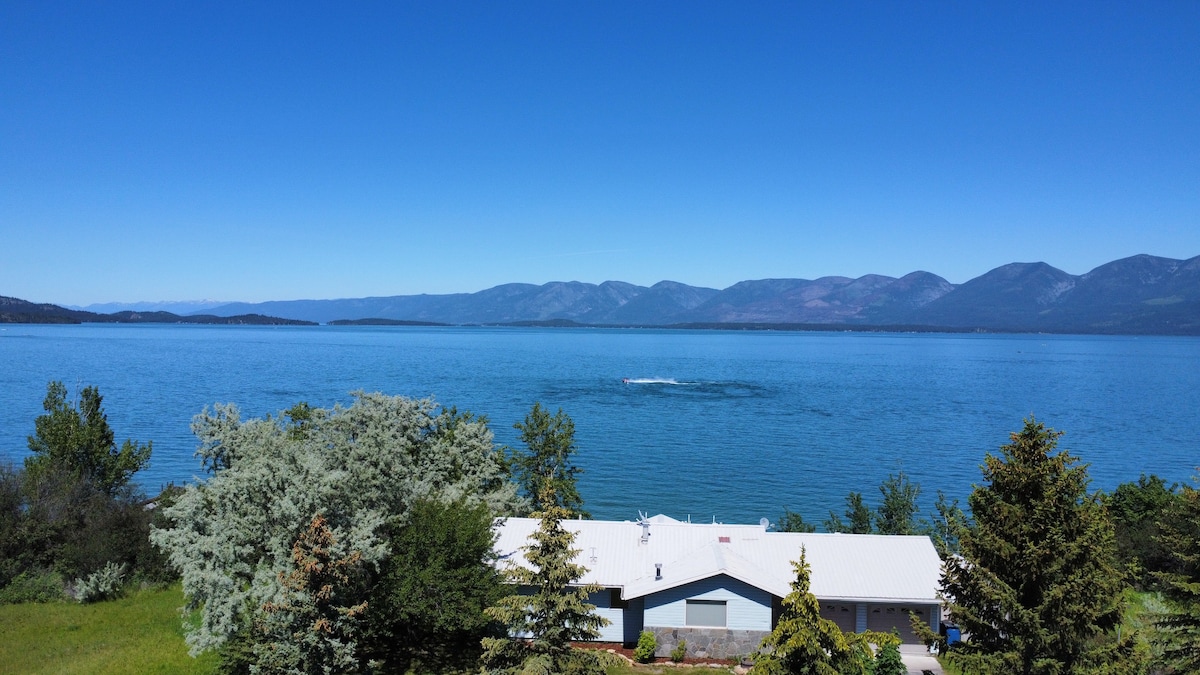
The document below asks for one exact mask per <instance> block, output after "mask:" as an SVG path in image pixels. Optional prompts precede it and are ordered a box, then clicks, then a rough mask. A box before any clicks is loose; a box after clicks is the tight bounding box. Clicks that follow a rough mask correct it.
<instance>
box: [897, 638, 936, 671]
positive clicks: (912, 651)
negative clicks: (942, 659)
mask: <svg viewBox="0 0 1200 675" xmlns="http://www.w3.org/2000/svg"><path fill="white" fill-rule="evenodd" d="M900 658H901V659H902V660H903V661H904V665H905V666H906V667H907V668H908V675H925V674H926V673H933V675H944V671H942V666H941V664H939V663H938V660H937V659H935V658H934V657H933V656H931V655H930V654H929V651H928V650H926V649H925V645H900Z"/></svg>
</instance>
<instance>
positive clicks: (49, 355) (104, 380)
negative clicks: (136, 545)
mask: <svg viewBox="0 0 1200 675" xmlns="http://www.w3.org/2000/svg"><path fill="white" fill-rule="evenodd" d="M623 378H630V379H631V380H634V381H633V382H631V383H629V384H625V383H623V382H622V379H623ZM50 380H62V381H63V382H64V383H65V384H66V385H67V387H68V388H69V389H70V391H71V392H72V394H74V392H76V391H77V390H78V388H80V387H82V386H86V385H96V386H98V387H99V388H100V392H101V394H102V395H103V396H104V403H105V408H106V410H107V412H108V416H109V422H110V424H111V425H112V427H113V428H114V430H115V431H116V433H117V437H118V442H120V441H121V440H124V439H125V438H134V439H137V440H140V441H147V440H152V441H153V442H154V456H153V460H152V466H151V467H150V468H149V469H147V470H146V471H144V472H143V474H141V475H140V479H139V480H140V482H141V483H142V485H143V486H144V487H145V488H146V490H147V491H148V492H154V491H156V490H157V489H158V488H159V487H160V486H161V485H162V484H163V483H165V482H167V481H174V482H176V483H181V482H186V481H188V480H191V479H192V478H193V476H194V475H195V474H196V473H198V471H199V467H198V464H197V463H196V461H195V460H194V459H193V457H192V452H193V451H194V449H195V446H196V442H195V439H194V437H192V436H191V433H190V431H189V429H188V425H189V423H190V421H191V418H192V416H193V415H195V414H196V413H198V412H200V411H201V410H202V409H203V408H204V407H205V406H206V405H211V404H212V403H214V402H232V403H236V404H237V405H238V406H239V407H240V408H241V410H242V412H243V417H249V416H262V415H264V414H267V413H272V414H273V413H276V412H278V411H279V410H282V409H284V408H288V407H290V406H292V405H293V404H295V403H297V402H298V401H307V402H309V403H311V404H312V405H316V406H322V407H326V406H330V405H332V404H334V403H336V402H342V403H347V402H348V401H349V400H350V397H349V395H348V392H350V391H354V390H358V389H363V390H368V391H383V392H385V393H389V394H402V395H406V396H414V397H424V396H431V395H432V396H434V397H435V398H436V399H437V401H438V402H440V403H442V404H445V405H453V406H457V407H458V408H459V409H460V410H462V409H466V410H470V411H472V412H475V413H478V414H482V415H486V416H487V417H488V419H489V420H491V423H492V424H491V426H492V429H493V431H494V432H495V434H496V439H497V442H498V443H508V444H512V443H515V442H516V433H515V431H514V430H513V428H512V425H513V423H514V422H516V421H518V420H520V419H522V418H523V417H524V415H525V413H526V412H528V410H529V408H530V406H532V404H533V402H534V401H541V402H542V403H543V404H544V405H547V406H549V407H550V408H551V409H555V408H558V407H561V408H563V410H565V411H566V412H567V413H568V414H569V415H571V417H572V418H573V419H574V420H575V425H576V441H577V445H578V447H579V452H578V455H577V460H578V463H579V465H580V466H582V467H583V469H584V473H583V475H582V476H581V479H580V490H581V493H582V495H583V497H584V500H585V501H586V505H587V507H588V508H589V509H590V510H591V512H592V513H593V515H595V516H596V517H599V518H612V519H626V518H636V517H637V512H638V510H642V511H645V512H649V513H660V512H661V513H666V514H668V515H671V516H674V517H678V518H687V517H691V518H692V519H693V520H706V521H708V520H712V519H714V518H715V519H716V520H718V521H724V522H757V521H758V519H759V518H760V517H764V516H765V517H768V518H770V519H772V520H775V519H776V518H777V517H778V515H779V514H780V513H781V511H782V509H783V507H785V506H787V507H789V508H791V509H792V510H794V511H799V512H800V513H802V514H803V515H804V516H805V518H806V519H808V520H813V521H816V522H818V523H819V522H820V521H821V520H823V519H824V518H825V517H826V516H827V515H828V511H829V510H830V509H831V508H833V509H837V510H838V511H841V510H842V502H843V499H844V497H845V495H846V493H847V492H849V491H851V490H855V491H861V492H863V493H864V494H865V496H866V497H867V500H868V502H869V503H873V502H874V501H876V499H875V498H876V497H877V496H878V489H877V486H878V485H879V483H880V481H882V480H883V479H885V478H886V477H887V476H888V474H889V473H894V472H896V471H899V470H903V471H905V472H906V473H908V474H909V475H910V476H912V478H913V479H914V480H915V481H917V482H919V483H920V485H921V488H922V502H923V508H924V509H925V510H931V509H932V505H933V500H934V497H935V492H936V491H937V490H944V491H945V492H947V493H948V494H949V495H951V496H955V497H959V498H965V496H966V495H967V494H968V493H969V492H970V489H971V485H972V484H973V483H975V482H977V481H978V480H979V478H980V474H979V464H980V463H981V462H982V461H983V457H984V454H985V453H986V452H988V451H994V450H996V448H998V447H999V446H1000V445H1001V444H1003V443H1005V442H1007V440H1008V433H1009V432H1011V431H1015V430H1017V429H1019V428H1020V427H1021V425H1022V419H1023V418H1024V417H1027V416H1029V415H1030V414H1033V415H1035V416H1036V417H1037V418H1038V419H1039V420H1042V421H1044V422H1045V423H1046V424H1047V425H1049V426H1052V427H1054V428H1057V429H1061V430H1063V431H1065V432H1066V435H1065V436H1064V437H1063V438H1062V440H1061V443H1060V447H1063V448H1067V449H1069V450H1070V451H1071V452H1072V453H1073V454H1075V455H1076V456H1078V457H1080V458H1082V459H1083V461H1085V462H1087V463H1089V464H1090V474H1091V477H1092V480H1093V486H1094V487H1097V488H1104V489H1111V488H1112V487H1114V486H1116V485H1117V484H1118V483H1121V482H1124V481H1129V480H1135V479H1136V478H1137V477H1138V475H1139V474H1141V473H1156V474H1158V475H1160V476H1162V477H1164V478H1166V479H1167V480H1168V481H1181V482H1186V481H1190V480H1191V479H1192V477H1193V476H1194V475H1195V474H1196V473H1197V469H1196V467H1197V466H1198V465H1200V338H1186V337H1184V338H1179V337H1126V336H1117V337H1112V336H1059V335H1054V336H1052V335H974V334H972V335H938V334H883V333H801V332H743V331H673V330H616V329H539V328H529V329H522V328H473V327H472V328H400V327H333V326H320V327H280V328H276V327H226V326H220V327H214V326H175V325H170V326H167V325H162V326H160V325H153V326H133V325H83V326H26V325H12V324H9V325H7V326H4V327H3V329H0V459H3V460H7V461H12V462H19V461H20V460H21V459H22V458H23V457H24V456H25V454H26V436H28V435H29V434H31V433H32V432H33V420H34V418H35V417H37V415H39V414H40V413H41V402H42V399H43V397H44V396H45V389H46V383H47V382H48V381H50Z"/></svg>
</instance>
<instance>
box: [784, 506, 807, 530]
mask: <svg viewBox="0 0 1200 675" xmlns="http://www.w3.org/2000/svg"><path fill="white" fill-rule="evenodd" d="M775 529H776V530H777V531H779V532H816V531H817V527H816V526H815V525H811V524H809V523H806V522H804V516H802V515H800V514H799V513H796V512H795V511H792V510H790V509H788V507H786V506H785V507H783V515H782V516H780V517H779V524H777V525H776V526H775Z"/></svg>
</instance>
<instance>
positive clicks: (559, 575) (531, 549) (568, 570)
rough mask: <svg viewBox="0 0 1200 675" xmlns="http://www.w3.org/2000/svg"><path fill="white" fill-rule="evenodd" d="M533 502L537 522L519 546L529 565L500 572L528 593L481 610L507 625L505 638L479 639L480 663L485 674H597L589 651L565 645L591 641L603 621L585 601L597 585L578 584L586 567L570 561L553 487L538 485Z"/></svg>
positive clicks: (571, 537) (570, 535)
mask: <svg viewBox="0 0 1200 675" xmlns="http://www.w3.org/2000/svg"><path fill="white" fill-rule="evenodd" d="M539 501H540V503H542V504H546V505H547V506H545V507H544V508H543V510H542V511H540V512H538V513H537V514H536V515H537V517H538V518H539V519H540V521H541V522H540V523H539V524H538V529H537V531H536V532H534V533H533V534H532V535H531V539H532V540H533V541H532V543H530V544H529V545H527V546H526V547H525V548H524V551H525V560H526V561H528V563H529V565H530V567H524V566H521V565H513V566H511V567H509V568H508V569H507V570H506V571H505V574H506V576H507V577H508V581H509V582H511V583H512V584H514V585H516V586H518V587H521V588H532V589H533V593H532V594H531V595H511V596H508V597H505V598H502V599H501V600H500V601H499V602H498V603H497V604H495V605H494V606H492V607H489V608H487V610H485V611H486V612H487V614H488V616H490V617H492V618H493V619H496V620H497V621H499V622H500V623H502V624H504V625H505V626H506V627H507V629H508V634H509V636H510V637H505V638H484V640H483V649H484V653H483V662H484V665H485V667H487V668H488V669H489V671H491V672H508V671H511V670H512V669H517V668H519V669H522V671H523V672H547V673H564V672H568V671H569V672H573V673H574V672H578V673H586V672H597V673H599V672H603V670H602V669H600V667H599V664H598V662H595V659H594V658H592V655H591V654H589V653H585V652H580V651H578V650H572V649H571V642H572V641H574V640H595V639H596V638H598V637H600V629H601V628H603V627H604V626H606V625H608V619H605V618H604V617H602V616H600V615H598V614H596V606H595V605H592V604H590V603H588V601H587V600H588V596H589V595H590V594H592V593H596V592H599V591H600V590H601V589H600V587H599V586H596V585H592V584H583V585H580V584H578V581H579V580H580V579H582V578H583V575H584V574H586V573H587V568H585V567H583V566H582V565H577V564H575V563H574V562H572V561H573V560H574V559H575V556H576V555H578V554H579V550H578V549H574V548H571V546H572V544H574V543H575V533H574V532H571V531H569V530H567V529H565V528H564V527H563V526H562V521H563V519H565V518H567V517H568V516H569V514H570V512H569V511H568V510H567V509H566V508H565V507H563V506H559V505H558V504H557V500H556V498H555V495H554V490H553V488H552V487H550V486H548V485H547V486H544V487H543V489H542V492H541V494H540V495H539ZM518 636H528V639H525V638H524V637H518Z"/></svg>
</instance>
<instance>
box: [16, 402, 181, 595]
mask: <svg viewBox="0 0 1200 675" xmlns="http://www.w3.org/2000/svg"><path fill="white" fill-rule="evenodd" d="M101 404H102V399H101V396H100V394H99V392H98V391H97V390H96V388H95V387H87V388H85V389H84V390H83V392H82V394H81V398H80V401H79V402H78V406H76V405H75V404H73V403H71V402H68V401H67V391H66V388H65V387H64V386H63V385H62V384H61V383H60V382H51V383H49V385H47V394H46V398H45V400H44V402H43V407H44V408H45V411H46V414H44V415H41V416H39V417H38V418H37V419H36V420H34V430H35V433H34V435H33V436H30V437H29V439H28V440H29V447H30V449H31V450H32V451H33V454H32V455H31V456H29V457H28V458H27V459H26V460H25V466H24V468H23V469H20V470H18V469H15V468H14V467H12V466H7V465H6V466H4V467H3V468H0V588H3V587H4V586H6V585H7V584H9V583H10V582H12V581H13V580H14V579H16V578H17V577H18V576H20V577H21V578H22V579H23V580H24V581H23V582H22V583H27V582H29V581H31V580H36V579H41V580H43V581H45V580H48V579H51V578H54V579H62V578H66V579H71V578H83V579H86V578H88V577H89V576H90V575H92V574H94V573H96V572H98V571H100V570H102V569H104V568H105V567H106V566H107V567H110V568H114V569H115V568H117V567H124V568H125V569H127V570H132V571H134V574H135V575H136V578H138V579H141V580H162V579H163V578H164V577H167V576H169V574H170V572H169V570H167V569H165V568H164V567H163V565H162V562H163V561H162V560H161V558H159V557H158V556H156V555H155V553H154V551H153V549H152V548H151V547H150V546H149V541H148V534H149V523H150V520H151V518H152V516H153V513H152V512H151V511H148V510H147V509H146V508H144V504H145V500H144V497H143V496H142V494H141V493H140V492H139V491H138V490H137V489H136V486H134V485H133V484H131V482H130V479H131V478H132V476H133V474H134V473H135V472H136V471H137V470H138V469H140V468H141V467H142V466H144V465H145V463H146V462H147V461H148V460H149V457H150V445H149V444H147V445H145V446H141V445H139V444H136V443H134V442H132V441H126V442H125V444H124V446H123V447H122V448H120V449H118V448H117V447H116V444H115V442H114V440H113V438H114V434H113V431H112V429H111V428H110V427H109V426H108V421H107V417H106V416H105V414H104V410H103V406H102V405H101ZM43 585H44V584H43ZM21 595H22V594H20V593H14V594H9V597H19V596H21ZM40 595H44V594H40Z"/></svg>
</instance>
